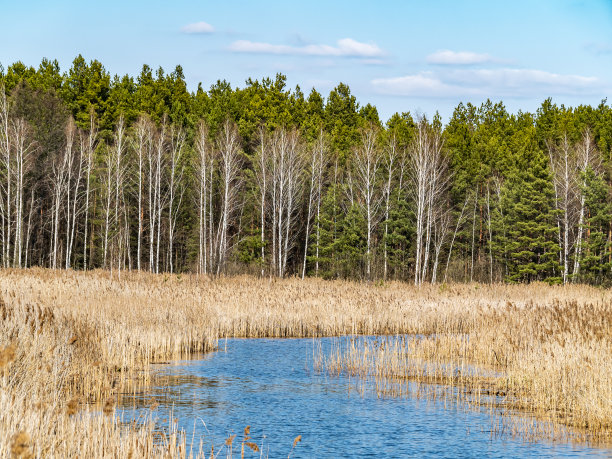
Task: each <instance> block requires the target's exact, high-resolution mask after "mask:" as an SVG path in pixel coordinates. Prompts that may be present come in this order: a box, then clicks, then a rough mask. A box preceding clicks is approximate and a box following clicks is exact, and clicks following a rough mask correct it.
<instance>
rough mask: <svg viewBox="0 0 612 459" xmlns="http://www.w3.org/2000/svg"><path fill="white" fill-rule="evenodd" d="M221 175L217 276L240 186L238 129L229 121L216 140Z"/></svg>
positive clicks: (226, 250)
mask: <svg viewBox="0 0 612 459" xmlns="http://www.w3.org/2000/svg"><path fill="white" fill-rule="evenodd" d="M217 149H218V154H219V168H220V174H221V206H220V208H221V215H220V220H219V225H218V228H217V237H216V241H217V243H216V246H217V275H219V274H220V273H221V271H223V269H224V268H225V264H226V262H227V256H228V253H229V249H230V235H229V229H230V223H231V219H232V217H233V215H234V213H235V212H236V210H237V208H238V202H239V201H238V199H237V197H238V191H239V189H240V186H241V177H240V166H241V151H240V139H239V137H238V129H237V128H236V126H235V124H233V123H232V122H231V121H230V120H227V121H225V123H224V124H223V128H222V129H221V132H220V133H219V136H218V138H217Z"/></svg>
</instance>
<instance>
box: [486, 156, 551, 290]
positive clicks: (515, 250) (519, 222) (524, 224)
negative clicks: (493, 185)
mask: <svg viewBox="0 0 612 459" xmlns="http://www.w3.org/2000/svg"><path fill="white" fill-rule="evenodd" d="M530 147H531V148H530ZM520 158H521V161H519V162H518V163H517V167H516V169H515V170H514V171H513V173H512V174H511V175H510V177H508V179H507V180H506V182H505V183H504V185H503V187H502V193H501V207H502V209H503V213H500V215H503V216H502V217H501V220H502V221H499V220H498V222H497V225H496V227H497V229H500V230H499V231H496V234H497V235H498V236H497V241H496V244H495V245H494V247H496V249H497V251H498V253H501V254H503V255H502V258H503V259H504V260H503V261H504V262H505V263H506V266H507V280H509V281H511V282H532V281H539V280H544V281H547V282H550V283H557V282H560V281H561V278H560V277H559V274H560V271H559V262H558V259H557V257H558V253H559V246H558V243H557V242H556V240H555V232H556V231H557V228H556V226H555V215H556V212H557V211H556V210H555V207H554V189H553V185H552V179H551V175H550V172H549V170H548V163H547V160H546V157H545V156H544V154H543V153H542V152H541V151H540V150H537V149H535V148H534V147H533V146H528V147H527V150H526V151H524V152H522V153H521V155H520ZM502 227H503V231H501V228H502Z"/></svg>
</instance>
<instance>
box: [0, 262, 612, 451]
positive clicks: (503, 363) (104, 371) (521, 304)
mask: <svg viewBox="0 0 612 459" xmlns="http://www.w3.org/2000/svg"><path fill="white" fill-rule="evenodd" d="M0 295H1V297H2V299H3V301H2V303H1V305H0V366H1V367H2V368H1V369H0V432H2V436H1V437H0V457H11V456H15V457H29V456H32V457H107V456H112V457H121V458H122V457H143V456H144V457H149V456H160V457H161V456H164V457H189V456H190V455H193V456H197V455H204V450H206V452H208V453H210V450H209V447H210V446H211V445H200V444H197V445H191V444H190V443H189V441H188V440H187V439H185V437H184V435H182V434H181V432H177V431H176V430H173V427H172V426H170V428H169V429H168V431H169V434H168V436H167V437H166V438H163V439H161V441H160V439H159V438H158V437H156V435H157V433H156V432H155V429H154V425H153V421H152V420H149V421H148V422H145V423H140V424H139V425H138V426H129V425H128V426H126V425H123V424H121V423H120V422H118V421H117V420H116V419H115V417H114V416H113V414H114V409H115V405H116V402H117V400H118V398H119V397H120V396H121V394H122V393H123V392H126V391H130V390H138V388H139V387H141V386H143V385H146V384H147V383H148V382H149V380H150V378H151V373H150V371H149V365H150V364H151V363H153V362H160V361H168V360H172V359H178V358H184V357H188V356H189V355H193V354H197V353H200V352H206V351H209V350H211V349H213V348H214V347H215V346H216V343H217V339H218V338H223V337H304V336H334V335H344V334H412V335H415V334H416V335H421V336H423V337H425V338H423V339H421V340H420V341H419V343H420V344H419V345H418V349H415V350H410V352H412V353H413V354H414V358H418V359H421V362H425V361H427V362H430V363H431V364H436V363H444V362H447V361H451V362H452V361H456V362H459V360H458V359H463V360H461V361H462V362H469V363H470V364H483V365H489V366H493V367H495V368H496V369H497V370H500V371H501V370H503V372H504V374H505V375H506V386H507V387H508V390H513V391H514V393H517V394H518V393H519V388H521V389H520V390H526V391H527V392H526V394H535V393H537V392H538V390H539V389H538V388H539V387H546V388H550V389H549V390H548V392H547V393H548V394H549V398H550V399H551V400H558V399H561V398H563V400H571V402H568V403H567V406H565V407H558V406H556V405H555V410H556V412H558V413H559V417H564V418H565V419H569V418H570V413H571V416H576V413H578V412H579V413H581V414H580V419H581V420H582V419H587V417H586V416H587V415H586V414H584V413H594V412H596V413H598V414H597V415H596V416H591V415H590V414H589V416H590V417H588V422H599V424H600V425H601V426H602V427H601V428H602V429H603V428H604V427H605V426H607V425H608V424H607V423H608V420H609V419H610V417H609V405H606V403H605V397H606V396H607V394H608V395H609V393H610V392H609V386H608V385H606V381H604V379H605V378H604V375H605V372H606V369H607V368H608V367H609V336H610V333H609V332H610V330H609V328H606V327H608V325H607V322H601V323H600V325H598V326H597V327H595V326H591V325H592V323H594V318H595V317H598V315H600V314H609V307H608V306H606V305H609V304H610V301H611V300H612V295H611V294H610V293H608V292H607V291H600V290H596V289H593V288H589V287H583V286H572V287H566V288H555V287H548V286H543V285H529V286H510V285H495V286H490V287H482V286H479V285H451V286H445V287H438V286H424V287H421V288H419V289H417V288H415V287H413V286H410V285H406V284H402V283H389V284H387V285H384V286H374V285H371V284H360V283H354V282H343V281H333V282H330V281H322V280H318V279H307V280H305V281H301V280H297V279H288V280H278V279H273V280H268V279H265V280H264V279H257V278H254V277H246V276H244V277H234V278H220V279H215V280H211V279H208V278H204V277H198V276H189V275H187V276H180V275H174V276H168V275H151V274H136V273H122V275H121V278H117V277H116V276H115V277H111V275H110V274H109V273H108V272H103V271H96V272H88V273H82V272H72V271H68V272H66V271H51V270H44V269H30V270H2V271H1V272H0ZM508 302H510V303H511V304H512V306H511V307H508V306H507V303H508ZM593 302H599V304H600V306H599V308H600V309H596V308H595V307H593V308H595V309H593V308H591V309H589V306H587V304H588V303H593ZM534 304H537V305H548V306H546V307H547V308H548V309H546V308H545V311H549V312H547V313H543V312H542V310H541V308H540V307H536V306H533V305H534ZM565 304H570V305H575V306H572V307H573V308H574V309H571V307H570V309H568V310H567V311H566V310H565V309H564V308H565V306H563V305H565ZM554 305H557V306H554ZM555 308H557V309H555ZM559 308H560V309H559ZM601 308H603V309H601ZM570 310H571V311H574V312H572V314H574V316H571V317H575V318H579V319H580V321H579V322H575V321H574V320H573V319H571V320H570V316H567V317H566V315H567V314H568V311H570ZM555 311H557V312H555ZM588 311H592V312H588ZM560 317H562V318H563V319H560ZM598 323H599V322H598ZM551 327H552V328H551ZM534 330H539V332H538V333H539V334H537V335H533V331H534ZM577 330H579V332H580V333H582V335H581V336H583V340H582V341H580V346H581V347H577V344H575V343H577V342H576V341H575V340H574V338H573V337H574V336H575V335H577V334H578V333H579V332H578V331H577ZM549 332H550V333H549ZM532 335H533V336H532ZM467 336H469V340H467V339H466V337H467ZM535 336H537V338H536V337H535ZM551 337H554V339H553V338H551ZM444 340H446V341H444ZM572 340H573V341H572ZM563 346H565V347H563ZM398 352H399V351H398ZM553 356H554V357H553ZM400 357H401V355H400V354H399V353H398V361H399V359H400ZM587 358H588V360H587ZM453 359H455V360H453ZM581 361H582V363H583V365H582V369H581V370H579V369H578V368H579V364H580V362H581ZM521 362H524V363H521ZM387 366H388V365H386V364H385V365H382V366H381V368H386V367H387ZM586 368H590V369H591V370H588V371H587V370H585V369H586ZM560 369H562V370H560ZM381 371H382V370H381ZM385 371H386V370H385ZM560 371H561V373H559V372H560ZM381 374H382V373H381ZM546 374H549V376H547V377H546V378H552V379H554V378H557V379H559V380H558V381H557V382H555V383H554V384H553V383H551V382H549V381H548V379H546V378H545V377H544V376H543V375H546ZM579 377H583V378H584V377H587V378H588V381H589V383H588V384H586V383H583V382H580V380H579V379H580V378H579ZM607 384H609V383H607ZM542 385H543V386H542ZM496 387H497V386H496ZM530 387H532V388H533V389H529V388H530ZM570 388H571V389H572V390H577V391H578V392H579V394H580V395H576V397H575V398H571V399H570V398H569V396H568V395H566V393H567V391H568V390H569V389H570ZM530 391H531V392H530ZM606 391H607V392H606ZM526 397H527V396H526ZM527 399H528V400H529V402H530V403H531V404H532V405H534V404H535V403H536V402H535V400H536V399H535V398H534V397H531V396H528V398H526V400H527ZM587 399H588V400H589V401H588V402H585V403H584V404H583V405H580V403H582V402H579V400H587ZM538 400H539V399H538ZM607 400H608V403H609V400H610V398H609V397H608V399H607ZM538 403H539V402H538ZM550 403H551V404H552V402H550ZM550 406H553V405H550ZM576 406H582V408H581V410H582V411H576V409H575V407H576ZM570 409H571V410H570ZM596 420H598V421H596ZM212 446H214V447H215V455H217V454H222V455H223V454H225V453H227V452H228V451H229V448H228V447H227V445H212ZM223 448H225V450H223ZM223 451H225V452H223Z"/></svg>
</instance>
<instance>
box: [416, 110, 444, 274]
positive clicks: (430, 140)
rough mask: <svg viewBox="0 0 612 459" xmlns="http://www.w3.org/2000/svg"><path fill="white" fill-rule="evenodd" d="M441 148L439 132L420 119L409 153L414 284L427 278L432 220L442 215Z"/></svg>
mask: <svg viewBox="0 0 612 459" xmlns="http://www.w3.org/2000/svg"><path fill="white" fill-rule="evenodd" d="M442 146H443V142H442V139H441V135H440V133H439V132H438V131H437V130H435V129H433V128H432V127H431V126H429V125H428V123H427V121H426V120H425V119H424V118H423V119H421V120H419V122H418V124H417V131H416V137H415V139H414V141H413V143H412V146H411V152H410V166H411V172H412V181H413V186H412V193H413V197H414V202H415V211H416V212H415V213H416V241H415V245H416V260H415V273H414V283H415V285H420V284H422V283H423V282H424V281H425V279H426V277H427V272H428V262H429V253H430V245H431V238H432V231H433V226H434V224H435V217H436V216H439V215H442V208H441V206H444V203H443V202H441V199H439V198H440V196H441V195H442V193H443V192H444V191H445V189H446V187H447V185H448V181H449V174H447V161H446V157H445V156H444V154H443V152H442Z"/></svg>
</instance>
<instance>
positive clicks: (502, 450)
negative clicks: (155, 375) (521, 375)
mask: <svg viewBox="0 0 612 459" xmlns="http://www.w3.org/2000/svg"><path fill="white" fill-rule="evenodd" d="M332 342H333V339H331V338H330V339H322V340H317V341H316V343H315V341H313V340H312V339H284V340H281V339H231V340H227V342H225V341H224V340H222V341H220V343H219V345H220V347H221V350H220V351H218V352H214V353H211V354H207V355H205V356H203V358H202V359H200V360H192V361H184V362H177V363H175V364H172V365H166V366H160V369H159V372H160V374H161V375H163V376H164V379H165V380H164V387H157V388H152V389H151V390H149V391H147V392H146V393H143V394H137V395H132V396H128V397H126V398H124V400H123V403H124V405H123V407H124V408H123V413H122V415H123V418H124V420H130V419H132V418H136V417H138V415H139V414H142V412H144V410H146V409H147V408H145V407H146V406H150V405H151V403H152V401H153V400H155V401H156V402H157V403H159V405H160V406H159V407H158V408H157V409H156V411H155V413H156V415H157V417H158V418H159V420H160V421H161V420H163V418H167V417H168V412H169V410H170V409H172V411H173V416H174V417H175V418H177V419H178V424H179V427H181V428H183V429H185V430H186V432H187V433H188V436H187V438H188V442H190V441H191V438H192V435H194V437H195V442H194V448H195V449H197V445H198V444H199V439H200V438H201V439H203V441H204V445H206V447H207V448H210V445H211V444H214V445H215V451H219V448H220V447H221V446H222V445H223V443H224V441H225V439H226V438H227V437H228V436H229V435H232V434H237V437H236V440H235V442H234V453H236V451H237V452H238V454H237V456H238V457H239V454H240V446H239V445H240V443H239V441H240V439H241V437H242V431H243V428H244V427H245V426H247V425H250V426H251V437H252V438H253V440H251V441H254V442H256V443H257V444H258V445H259V446H260V447H262V445H263V455H264V457H265V456H266V455H267V456H268V457H270V458H276V457H287V455H288V454H289V453H290V452H291V457H292V458H293V457H294V458H308V457H334V458H339V457H423V456H425V457H428V456H436V457H453V458H455V457H527V456H538V457H575V456H585V455H591V456H598V457H612V450H601V449H594V448H588V447H585V446H584V445H571V444H563V443H559V444H555V443H551V442H538V443H527V442H524V441H522V440H521V439H515V438H511V437H509V436H507V435H506V436H499V435H491V433H490V431H491V426H492V418H491V415H490V413H489V412H488V411H487V410H484V409H482V410H479V409H468V410H466V409H463V408H460V407H457V406H453V404H452V403H444V402H443V401H432V400H426V399H422V398H418V397H403V398H379V397H378V396H377V394H376V391H374V390H365V391H364V390H356V389H355V387H356V381H355V380H354V379H353V380H350V379H349V378H348V377H344V376H340V377H330V376H326V375H324V374H320V373H317V372H315V371H313V351H314V349H315V348H318V346H319V345H320V346H322V348H323V351H324V352H325V350H326V349H330V348H331V345H332ZM336 342H337V338H336ZM298 435H301V436H302V441H301V442H300V443H298V444H297V446H296V447H295V449H294V450H293V451H291V449H292V444H293V440H294V438H295V437H297V436H298ZM247 451H248V453H249V454H247V455H246V457H259V453H252V452H251V451H250V450H248V448H247ZM224 455H225V450H224V451H222V452H221V455H220V456H219V457H221V456H223V457H224Z"/></svg>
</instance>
